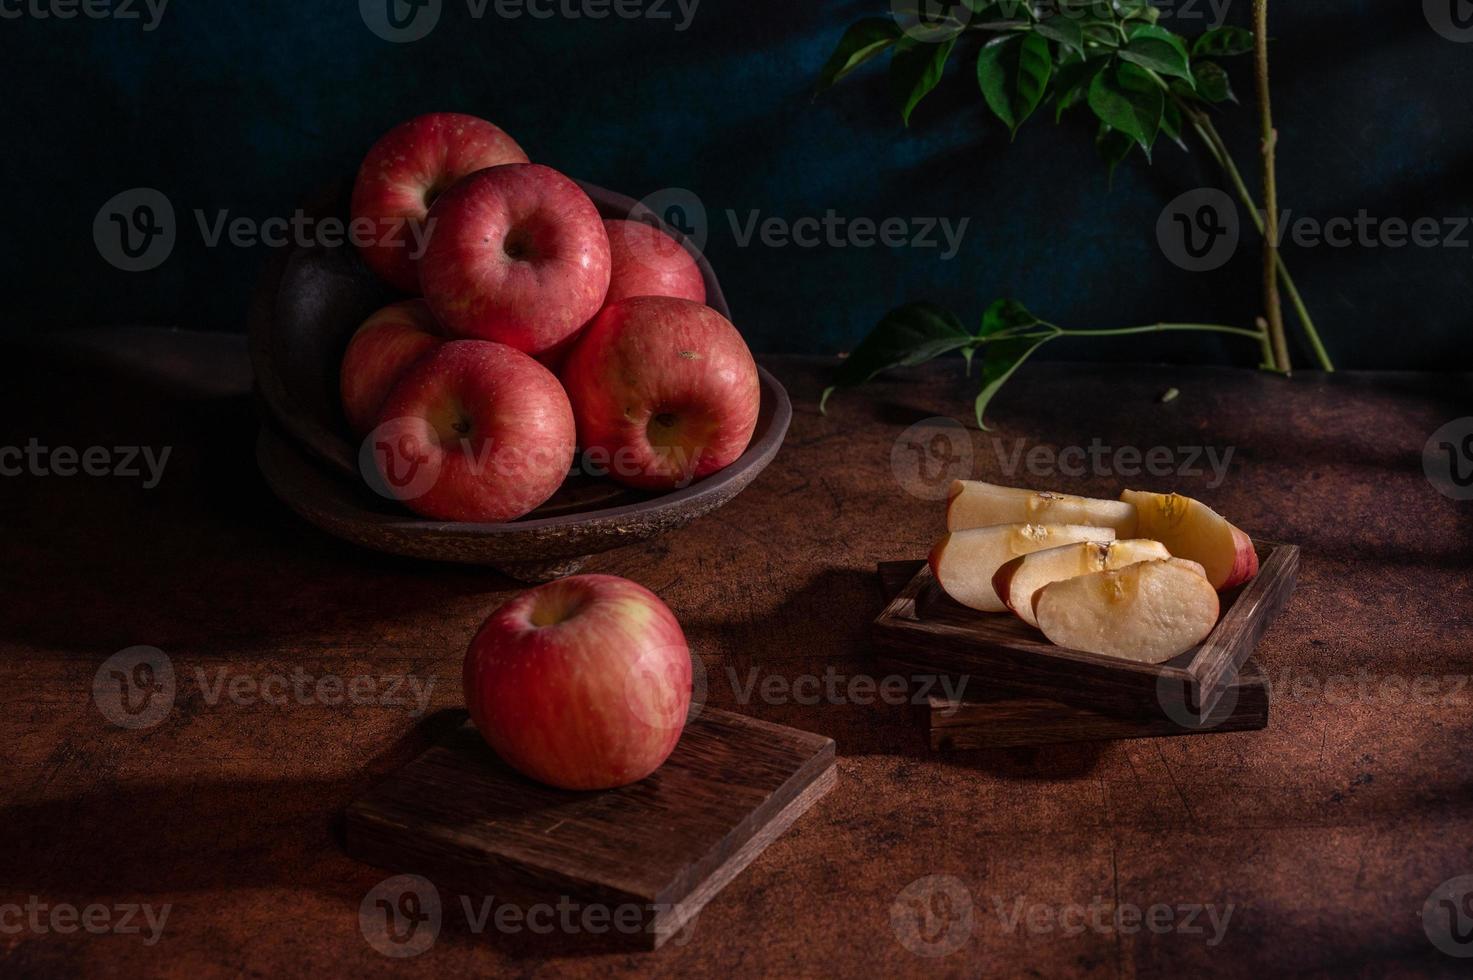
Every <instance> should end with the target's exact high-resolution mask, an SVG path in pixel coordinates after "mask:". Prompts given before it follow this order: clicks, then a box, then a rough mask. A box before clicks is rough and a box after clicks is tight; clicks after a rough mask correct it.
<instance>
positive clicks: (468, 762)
mask: <svg viewBox="0 0 1473 980" xmlns="http://www.w3.org/2000/svg"><path fill="white" fill-rule="evenodd" d="M836 779H837V771H836V769H835V765H834V742H833V740H832V739H829V738H825V737H823V736H821V735H813V734H810V733H808V732H802V731H798V730H796V729H793V728H787V727H784V726H781V725H774V724H771V723H768V722H764V721H759V720H757V719H753V718H747V717H745V716H742V715H736V714H731V713H729V712H725V711H718V710H715V709H711V708H706V709H704V710H703V711H702V712H701V713H700V714H699V716H698V717H696V718H695V719H694V720H693V721H692V722H691V723H690V724H689V725H687V727H686V730H685V732H684V734H682V736H681V739H680V744H679V745H678V746H677V747H676V749H675V752H674V753H673V754H672V755H671V756H670V758H669V759H668V760H667V761H666V763H665V764H664V765H663V766H661V767H660V769H659V770H657V771H656V772H655V773H654V774H653V775H651V776H649V777H648V778H646V779H644V780H641V781H640V782H638V783H636V784H634V785H632V786H625V787H622V788H619V789H613V790H605V791H602V792H592V793H578V792H570V791H565V790H558V789H552V788H550V787H547V786H542V785H540V784H538V783H534V782H532V781H531V780H528V779H526V778H524V777H522V776H521V775H519V774H517V773H516V772H514V771H513V770H511V769H510V768H509V767H507V766H506V765H505V764H504V763H503V762H502V761H501V760H500V759H499V758H497V756H496V755H495V753H493V752H492V751H491V749H490V748H489V747H487V745H486V744H485V742H484V740H482V738H481V736H480V734H479V733H478V732H477V731H476V730H475V728H474V727H473V726H472V725H471V724H470V723H469V722H468V721H467V722H466V723H465V724H463V725H462V726H460V728H459V729H458V730H457V731H456V732H455V734H454V735H453V736H451V737H450V738H449V739H448V740H447V741H446V742H444V743H443V744H441V745H438V746H436V747H434V748H432V749H430V750H429V751H428V752H426V753H425V754H424V755H422V756H420V757H419V758H418V759H416V760H415V761H414V762H411V763H410V764H409V765H407V766H406V767H405V768H403V769H401V770H400V771H399V772H397V773H395V774H394V775H392V776H390V777H389V778H388V779H386V780H385V781H384V782H382V783H381V784H379V785H378V786H376V787H375V788H374V789H373V790H371V791H370V792H369V793H368V794H367V795H365V796H364V797H363V798H362V799H360V800H358V801H357V802H355V803H353V804H352V805H351V806H349V807H348V810H347V814H346V841H347V850H348V853H349V854H351V855H352V856H353V857H355V858H358V859H359V860H362V861H365V862H367V863H369V864H373V865H377V866H379V867H383V868H386V869H389V870H392V871H396V872H400V873H405V874H417V875H421V876H423V877H424V878H426V879H428V880H429V881H430V882H432V883H433V884H434V885H435V886H436V887H437V888H438V889H440V890H441V891H442V893H443V892H444V891H445V890H446V889H449V890H450V892H451V893H452V894H458V895H465V896H470V897H471V900H472V901H473V902H477V903H478V902H480V901H482V900H483V899H484V898H486V897H491V896H494V897H495V898H496V899H497V900H498V901H500V900H502V899H503V898H504V897H506V896H515V897H516V900H517V901H519V902H520V901H525V902H550V903H556V902H558V901H559V900H564V899H565V900H568V901H571V902H576V903H578V904H580V905H582V906H584V907H587V906H591V905H601V906H605V907H607V908H609V909H627V908H628V907H629V906H637V907H638V908H639V909H640V910H641V920H640V926H639V929H638V931H637V932H636V931H634V930H632V929H631V930H626V931H625V935H624V936H623V938H624V939H627V941H628V943H629V944H630V945H631V946H635V947H643V948H656V947H658V946H660V945H661V944H662V943H664V942H665V941H666V940H667V939H669V938H670V937H671V936H673V935H675V934H676V933H678V932H679V931H680V929H681V928H682V927H683V926H684V925H685V924H686V923H687V922H689V921H690V920H691V918H692V917H693V916H695V915H696V913H697V912H699V911H700V910H701V908H702V907H703V906H705V904H706V903H707V902H709V901H710V900H711V899H712V898H713V897H714V896H715V895H716V893H717V892H719V891H720V890H721V889H722V888H723V887H725V886H726V885H727V883H728V882H730V881H731V880H732V879H733V878H735V877H736V876H737V875H738V874H739V873H740V872H741V871H742V869H743V868H745V867H746V866H747V865H748V864H750V863H751V862H752V860H753V859H754V858H756V857H757V855H758V854H760V853H761V852H762V851H763V850H764V849H765V848H766V847H767V845H768V844H770V843H772V842H773V841H774V840H775V839H776V838H777V837H778V836H779V835H781V834H782V833H783V831H784V830H786V829H787V828H788V827H789V826H790V825H791V824H792V823H793V821H795V820H796V819H797V818H798V817H799V816H801V815H802V814H803V813H804V812H805V811H806V810H807V809H808V808H809V807H811V806H812V805H813V804H814V803H815V802H817V801H818V800H819V799H821V798H822V797H823V796H824V794H825V793H827V792H828V791H829V790H830V789H832V788H833V786H834V784H835V782H836ZM547 938H548V940H549V942H556V941H557V936H556V935H551V936H548V937H547Z"/></svg>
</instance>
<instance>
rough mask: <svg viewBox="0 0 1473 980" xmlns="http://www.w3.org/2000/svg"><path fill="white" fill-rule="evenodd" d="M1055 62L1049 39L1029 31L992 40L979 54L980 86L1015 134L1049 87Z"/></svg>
mask: <svg viewBox="0 0 1473 980" xmlns="http://www.w3.org/2000/svg"><path fill="white" fill-rule="evenodd" d="M1053 70H1054V63H1053V59H1052V58H1050V57H1049V49H1048V42H1047V41H1045V40H1044V39H1043V38H1041V37H1039V36H1038V35H1037V34H1033V33H1028V34H1023V35H1015V36H1013V37H1007V38H998V39H997V40H994V41H990V42H988V43H987V44H986V45H985V46H984V47H983V48H982V51H981V52H980V53H979V54H978V55H977V85H978V87H980V88H981V89H982V97H983V98H984V99H986V100H987V105H988V107H989V108H990V109H992V112H993V114H994V115H995V116H997V118H999V119H1001V120H1002V121H1003V123H1004V124H1005V125H1006V126H1007V127H1008V129H1009V130H1010V131H1011V132H1012V134H1013V135H1014V136H1017V135H1018V127H1019V126H1021V125H1023V123H1024V122H1025V121H1026V120H1027V119H1028V117H1029V116H1031V115H1033V110H1034V109H1037V108H1038V103H1039V102H1041V101H1043V93H1044V92H1045V91H1046V90H1047V89H1048V81H1049V77H1050V76H1051V75H1052V74H1053Z"/></svg>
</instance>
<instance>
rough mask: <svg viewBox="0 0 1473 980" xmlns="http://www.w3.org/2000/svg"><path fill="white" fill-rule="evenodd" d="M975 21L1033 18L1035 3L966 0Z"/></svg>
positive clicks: (1013, 0) (1017, 0)
mask: <svg viewBox="0 0 1473 980" xmlns="http://www.w3.org/2000/svg"><path fill="white" fill-rule="evenodd" d="M964 2H965V4H966V8H967V9H968V10H970V11H971V12H972V13H973V14H974V15H975V16H974V17H973V18H972V19H973V20H974V21H977V20H980V21H1008V20H1032V19H1033V5H1032V4H1031V3H1029V2H1028V0H964Z"/></svg>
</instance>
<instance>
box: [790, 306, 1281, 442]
mask: <svg viewBox="0 0 1473 980" xmlns="http://www.w3.org/2000/svg"><path fill="white" fill-rule="evenodd" d="M1166 331H1191V332H1198V333H1222V334H1231V335H1235V336H1239V337H1249V338H1252V339H1254V340H1257V341H1259V342H1260V343H1262V342H1264V341H1266V339H1267V338H1266V335H1265V333H1264V332H1263V331H1262V330H1248V329H1246V328H1244V327H1230V326H1223V325H1221V324H1216V323H1152V324H1147V325H1145V326H1139V327H1110V328H1104V329H1094V330H1074V329H1065V328H1064V327H1061V326H1059V325H1058V324H1055V323H1050V322H1048V321H1047V320H1043V319H1040V318H1039V317H1037V316H1034V315H1033V314H1032V313H1030V312H1029V311H1028V309H1027V308H1026V307H1024V306H1023V304H1022V303H1019V302H1018V301H1017V300H1013V299H1000V300H998V301H997V302H995V303H993V304H992V305H991V306H989V307H988V308H987V310H986V312H984V313H983V314H982V322H981V325H980V326H979V327H978V328H977V330H976V331H975V332H973V331H970V330H968V329H967V328H966V327H965V326H963V325H962V322H961V320H960V319H958V318H957V316H956V315H955V314H954V313H952V312H951V311H950V310H947V309H944V308H942V307H940V306H937V305H936V304H934V303H925V302H921V303H907V304H906V305H904V306H900V307H897V308H896V309H893V310H891V311H890V312H889V313H887V314H885V317H884V319H882V320H881V321H880V322H879V324H878V325H877V326H876V327H875V329H874V330H872V331H870V333H869V335H868V336H867V337H865V338H864V340H862V341H861V342H860V344H859V346H858V347H856V348H855V349H854V352H853V353H852V354H850V355H849V356H848V357H847V358H845V359H844V361H843V362H842V363H841V364H840V365H839V370H838V372H837V373H836V374H835V376H834V383H833V384H832V385H830V386H829V387H828V388H825V389H824V392H823V397H822V398H821V399H820V400H819V403H818V408H819V411H823V410H824V409H825V407H826V406H827V405H828V400H829V396H830V395H832V394H833V393H834V392H835V391H836V390H838V389H840V388H854V387H857V386H859V385H862V384H864V383H866V382H868V381H870V380H871V379H873V378H874V377H875V376H876V375H878V374H880V373H881V372H883V371H887V370H889V369H890V368H897V367H913V366H915V365H917V364H925V363H926V362H927V361H932V360H935V359H936V358H938V357H940V356H942V355H943V354H950V353H952V352H953V351H956V352H960V353H961V354H962V356H963V357H965V358H966V362H967V371H968V373H970V372H971V367H972V362H973V358H974V356H975V355H976V354H977V352H978V351H982V370H981V383H982V390H981V391H980V392H979V393H978V394H977V399H976V403H975V405H974V408H975V411H976V414H977V427H978V428H981V429H986V428H987V425H986V424H985V421H984V415H985V413H986V411H987V406H988V403H990V402H991V401H992V397H993V395H995V394H997V392H998V389H1000V388H1001V387H1002V386H1003V385H1004V384H1006V383H1007V380H1008V379H1009V378H1011V377H1012V376H1013V373H1014V372H1015V371H1017V370H1018V368H1019V367H1021V366H1022V365H1023V362H1024V361H1026V360H1028V358H1030V357H1032V356H1033V354H1034V352H1036V351H1037V350H1038V349H1039V348H1040V347H1042V346H1043V345H1044V344H1046V343H1048V342H1049V341H1051V340H1057V339H1059V338H1060V337H1124V336H1128V335H1132V334H1143V333H1162V332H1166Z"/></svg>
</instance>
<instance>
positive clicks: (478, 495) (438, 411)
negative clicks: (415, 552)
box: [367, 340, 574, 522]
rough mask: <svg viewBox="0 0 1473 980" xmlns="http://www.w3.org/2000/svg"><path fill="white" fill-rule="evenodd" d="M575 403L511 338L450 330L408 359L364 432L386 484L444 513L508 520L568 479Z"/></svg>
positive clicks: (413, 504)
mask: <svg viewBox="0 0 1473 980" xmlns="http://www.w3.org/2000/svg"><path fill="white" fill-rule="evenodd" d="M573 444H574V428H573V412H572V409H571V408H570V407H569V405H568V396H567V395H565V394H564V393H563V389H562V386H561V385H559V384H558V380H557V378H556V377H554V376H553V374H552V372H551V371H549V370H547V368H545V367H543V366H542V365H541V364H538V363H537V362H536V361H534V360H533V359H532V358H530V357H528V356H527V355H526V354H523V353H522V352H521V351H518V350H514V349H512V348H510V347H507V346H506V345H505V344H493V343H490V342H488V341H484V340H452V341H448V342H447V343H444V344H442V345H440V347H439V348H438V349H436V350H435V351H433V352H431V353H430V354H428V355H426V356H425V357H424V358H422V359H421V360H420V361H418V362H417V363H415V364H414V366H412V367H411V368H410V369H409V371H408V373H406V374H405V375H404V377H403V378H401V379H400V380H399V383H398V384H396V385H395V386H394V388H393V390H392V391H391V392H390V393H389V397H388V400H387V401H386V402H385V403H384V407H383V410H382V411H381V412H380V413H379V424H378V426H377V427H376V428H375V429H374V430H373V432H372V433H371V434H370V435H369V437H368V443H367V448H368V449H369V450H371V452H372V453H373V462H374V465H375V466H376V468H377V470H378V476H379V479H380V480H381V481H382V484H381V486H382V489H384V491H385V492H387V493H389V494H391V495H392V496H394V497H396V498H397V499H399V500H401V501H403V503H404V505H405V506H407V507H408V508H409V509H410V510H412V511H414V512H415V513H417V514H422V515H423V516H425V517H431V518H434V519H436V520H442V521H478V522H496V521H510V520H515V519H516V518H518V517H521V516H522V515H524V514H527V513H529V512H530V511H532V510H534V509H535V508H536V507H538V506H539V505H540V504H542V503H543V502H544V501H546V500H547V498H548V497H551V496H552V495H553V493H555V492H556V491H557V488H558V487H559V486H561V485H562V482H563V479H564V478H565V477H566V476H567V475H568V469H569V467H570V466H571V465H572V462H573Z"/></svg>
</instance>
